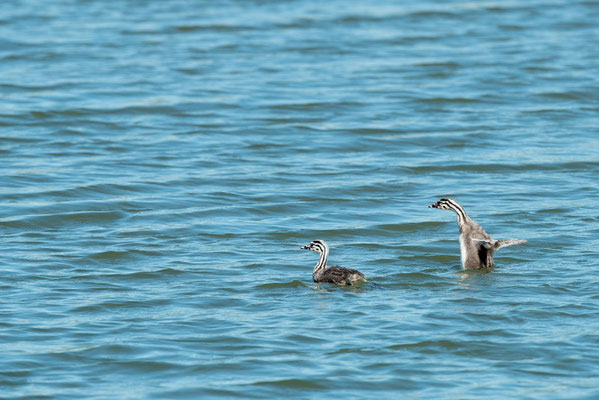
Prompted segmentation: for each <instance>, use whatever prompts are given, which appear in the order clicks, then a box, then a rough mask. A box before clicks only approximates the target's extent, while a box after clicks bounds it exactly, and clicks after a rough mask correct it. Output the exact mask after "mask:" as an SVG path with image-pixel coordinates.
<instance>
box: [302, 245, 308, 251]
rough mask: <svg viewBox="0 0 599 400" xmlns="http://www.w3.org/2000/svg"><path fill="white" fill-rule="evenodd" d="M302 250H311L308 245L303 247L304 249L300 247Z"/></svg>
mask: <svg viewBox="0 0 599 400" xmlns="http://www.w3.org/2000/svg"><path fill="white" fill-rule="evenodd" d="M300 249H302V250H310V246H308V245H306V246H302V247H300Z"/></svg>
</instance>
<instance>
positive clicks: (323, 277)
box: [300, 240, 366, 285]
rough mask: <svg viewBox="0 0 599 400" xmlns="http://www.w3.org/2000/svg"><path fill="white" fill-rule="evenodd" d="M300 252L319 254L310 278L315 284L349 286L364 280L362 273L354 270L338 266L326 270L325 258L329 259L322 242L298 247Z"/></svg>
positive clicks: (327, 250) (324, 244) (316, 241)
mask: <svg viewBox="0 0 599 400" xmlns="http://www.w3.org/2000/svg"><path fill="white" fill-rule="evenodd" d="M300 249H302V250H312V251H315V252H317V253H320V260H318V262H317V263H316V266H315V267H314V272H312V278H313V279H314V282H317V283H335V284H337V285H351V284H353V283H354V282H358V281H361V280H364V279H366V277H365V276H364V274H363V273H361V272H360V271H356V270H355V269H349V268H343V267H340V266H338V265H334V266H332V267H329V268H327V258H328V257H329V246H327V244H326V243H325V242H324V240H314V241H313V242H310V244H308V245H306V246H302V247H300Z"/></svg>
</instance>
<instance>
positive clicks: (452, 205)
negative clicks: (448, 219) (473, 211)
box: [448, 200, 470, 232]
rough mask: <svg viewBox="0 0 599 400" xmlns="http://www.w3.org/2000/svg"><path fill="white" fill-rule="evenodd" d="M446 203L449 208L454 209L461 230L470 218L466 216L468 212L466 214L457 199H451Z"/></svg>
mask: <svg viewBox="0 0 599 400" xmlns="http://www.w3.org/2000/svg"><path fill="white" fill-rule="evenodd" d="M448 205H449V208H451V209H452V210H453V211H455V213H456V215H457V217H458V227H459V228H460V232H461V231H462V227H463V226H464V225H465V224H466V222H467V221H468V220H470V217H469V216H468V214H466V210H464V207H462V206H461V205H460V203H458V202H457V201H455V200H453V201H451V202H450V203H448Z"/></svg>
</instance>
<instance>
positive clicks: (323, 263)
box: [312, 248, 329, 275]
mask: <svg viewBox="0 0 599 400" xmlns="http://www.w3.org/2000/svg"><path fill="white" fill-rule="evenodd" d="M328 258H329V249H327V248H325V249H324V251H323V252H322V253H320V259H319V260H318V262H317V263H316V265H315V266H314V272H313V273H312V275H317V274H319V273H322V272H323V271H324V270H325V268H326V267H327V259H328Z"/></svg>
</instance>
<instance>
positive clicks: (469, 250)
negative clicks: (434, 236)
mask: <svg viewBox="0 0 599 400" xmlns="http://www.w3.org/2000/svg"><path fill="white" fill-rule="evenodd" d="M428 207H429V208H439V209H441V210H453V211H455V213H456V214H457V216H458V228H460V250H461V251H460V253H461V259H462V268H463V269H483V268H491V267H492V266H493V253H494V252H495V251H496V250H499V249H501V248H502V247H507V246H512V245H514V244H520V243H524V242H526V240H522V239H498V240H495V239H492V238H491V236H489V234H488V233H487V232H485V230H484V229H483V228H482V227H481V226H480V225H479V224H477V223H476V222H474V221H473V220H472V219H471V218H470V217H469V216H468V215H466V211H464V208H463V207H462V206H461V205H460V204H459V203H458V202H457V201H455V200H453V199H441V200H439V201H437V202H436V203H435V204H431V205H430V206H428Z"/></svg>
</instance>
